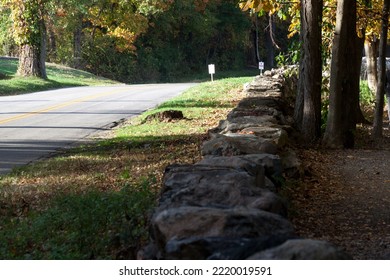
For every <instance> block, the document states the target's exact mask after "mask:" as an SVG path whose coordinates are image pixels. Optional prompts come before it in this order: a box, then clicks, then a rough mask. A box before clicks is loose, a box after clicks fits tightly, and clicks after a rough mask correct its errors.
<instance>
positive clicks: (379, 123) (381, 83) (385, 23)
mask: <svg viewBox="0 0 390 280" xmlns="http://www.w3.org/2000/svg"><path fill="white" fill-rule="evenodd" d="M389 10H390V0H385V1H384V3H383V10H382V26H381V38H380V42H379V80H378V87H377V89H376V102H375V116H374V129H373V137H374V139H378V138H381V137H382V135H383V107H384V103H385V86H386V47H387V34H388V27H389Z"/></svg>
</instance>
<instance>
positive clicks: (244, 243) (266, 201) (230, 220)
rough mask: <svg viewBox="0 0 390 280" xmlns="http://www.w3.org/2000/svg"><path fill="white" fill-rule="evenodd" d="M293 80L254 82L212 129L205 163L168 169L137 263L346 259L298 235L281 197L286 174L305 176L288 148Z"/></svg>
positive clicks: (270, 76) (270, 75) (275, 77)
mask: <svg viewBox="0 0 390 280" xmlns="http://www.w3.org/2000/svg"><path fill="white" fill-rule="evenodd" d="M295 82H296V78H294V76H286V75H284V74H283V72H280V71H274V72H270V71H268V72H266V73H265V75H264V76H258V77H256V78H255V79H254V80H253V82H251V83H250V84H248V85H246V86H245V89H244V90H245V93H246V97H245V98H244V99H243V100H241V102H239V104H238V106H237V107H236V108H235V109H234V110H232V111H231V112H230V113H229V114H228V116H227V119H226V120H223V121H221V122H220V124H219V126H218V127H216V128H214V129H212V130H210V131H209V134H210V139H209V140H208V141H207V142H205V143H204V144H203V147H202V154H203V160H201V161H200V162H198V163H196V164H193V165H187V164H186V165H171V166H168V167H167V168H166V172H165V176H164V180H163V189H162V194H161V199H160V201H159V205H158V207H157V208H156V209H155V211H154V214H153V216H152V218H151V236H152V240H151V242H150V244H149V245H148V246H147V247H146V248H145V249H143V250H142V251H140V253H139V258H140V259H240V260H241V259H349V256H347V255H346V254H345V253H344V252H342V251H341V250H339V249H338V248H336V247H334V246H333V245H331V244H329V243H328V242H325V241H318V240H307V239H301V238H299V237H298V236H296V234H295V233H294V228H293V226H292V224H291V223H290V222H289V220H288V216H287V213H288V211H287V202H286V201H285V200H284V199H283V198H282V197H281V196H279V195H278V191H279V190H280V188H281V187H282V185H283V182H284V180H285V178H286V176H299V174H300V172H301V170H300V165H299V161H298V159H297V157H296V156H295V154H294V152H293V151H292V150H290V149H289V144H288V143H289V137H290V135H292V133H293V132H294V129H293V120H292V118H291V117H290V115H291V114H290V113H291V107H290V106H289V103H288V101H287V100H288V96H287V93H288V92H292V90H291V87H292V86H294V83H295ZM286 86H288V87H289V88H286Z"/></svg>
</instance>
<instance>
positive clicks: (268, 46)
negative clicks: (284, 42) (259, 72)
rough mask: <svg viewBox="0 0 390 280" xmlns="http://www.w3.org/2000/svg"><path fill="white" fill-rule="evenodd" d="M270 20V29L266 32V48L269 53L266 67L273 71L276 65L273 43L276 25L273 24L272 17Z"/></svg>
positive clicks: (268, 17) (269, 17)
mask: <svg viewBox="0 0 390 280" xmlns="http://www.w3.org/2000/svg"><path fill="white" fill-rule="evenodd" d="M267 19H268V23H269V25H268V28H267V29H266V32H265V48H266V52H267V57H266V61H265V67H266V68H267V69H272V68H273V67H274V66H275V65H274V63H275V46H274V43H273V36H274V35H273V34H274V33H275V24H273V19H272V15H268V16H267Z"/></svg>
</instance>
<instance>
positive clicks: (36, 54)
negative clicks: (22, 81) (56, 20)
mask: <svg viewBox="0 0 390 280" xmlns="http://www.w3.org/2000/svg"><path fill="white" fill-rule="evenodd" d="M39 28H40V38H39V40H38V41H39V44H37V45H32V44H23V45H21V46H20V57H19V67H18V72H17V74H18V75H19V76H23V77H28V76H35V77H40V78H42V79H47V74H46V27H45V23H44V22H43V20H41V21H40V24H39Z"/></svg>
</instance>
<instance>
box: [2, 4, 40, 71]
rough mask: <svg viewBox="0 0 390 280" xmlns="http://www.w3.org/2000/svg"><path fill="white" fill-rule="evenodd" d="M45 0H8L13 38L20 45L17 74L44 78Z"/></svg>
mask: <svg viewBox="0 0 390 280" xmlns="http://www.w3.org/2000/svg"><path fill="white" fill-rule="evenodd" d="M46 2H47V0H14V1H9V3H10V4H11V8H12V16H13V23H14V38H15V41H16V43H17V44H18V45H19V46H20V56H19V68H18V75H20V76H37V77H41V78H44V79H46V78H47V75H46V66H45V60H46V26H45V20H44V16H45V5H46Z"/></svg>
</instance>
